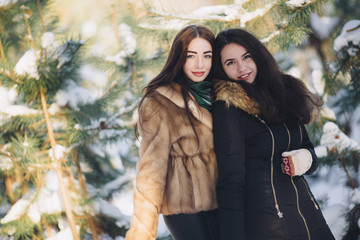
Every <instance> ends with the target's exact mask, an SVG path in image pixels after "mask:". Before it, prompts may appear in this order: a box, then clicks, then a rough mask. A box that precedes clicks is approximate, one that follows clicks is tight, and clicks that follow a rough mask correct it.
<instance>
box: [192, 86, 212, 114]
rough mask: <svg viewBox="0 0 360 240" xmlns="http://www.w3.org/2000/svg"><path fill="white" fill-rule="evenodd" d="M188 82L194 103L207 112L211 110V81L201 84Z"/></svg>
mask: <svg viewBox="0 0 360 240" xmlns="http://www.w3.org/2000/svg"><path fill="white" fill-rule="evenodd" d="M189 82H190V92H191V94H192V95H193V96H194V97H195V99H196V101H197V102H198V103H199V104H200V106H202V107H203V108H206V109H207V110H209V111H210V110H211V104H212V100H211V98H210V92H211V87H212V82H211V81H202V82H193V81H191V80H189Z"/></svg>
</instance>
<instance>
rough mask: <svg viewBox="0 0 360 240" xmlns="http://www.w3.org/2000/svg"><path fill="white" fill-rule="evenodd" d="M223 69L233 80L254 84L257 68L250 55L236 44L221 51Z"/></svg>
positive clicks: (229, 45)
mask: <svg viewBox="0 0 360 240" xmlns="http://www.w3.org/2000/svg"><path fill="white" fill-rule="evenodd" d="M220 55H221V64H222V67H223V69H224V71H225V73H226V75H227V76H228V78H230V79H231V80H234V81H245V82H247V83H249V84H251V83H253V82H254V80H255V78H256V75H257V67H256V64H255V62H254V59H253V58H252V56H251V55H250V53H249V52H248V51H247V50H246V49H245V48H244V47H242V46H240V45H239V44H236V43H230V44H228V45H226V46H225V47H224V48H223V49H222V50H221V53H220Z"/></svg>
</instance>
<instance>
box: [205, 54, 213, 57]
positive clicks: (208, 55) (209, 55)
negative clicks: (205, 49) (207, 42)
mask: <svg viewBox="0 0 360 240" xmlns="http://www.w3.org/2000/svg"><path fill="white" fill-rule="evenodd" d="M204 58H212V55H211V54H206V55H205V56H204Z"/></svg>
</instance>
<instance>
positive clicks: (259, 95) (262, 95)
mask: <svg viewBox="0 0 360 240" xmlns="http://www.w3.org/2000/svg"><path fill="white" fill-rule="evenodd" d="M230 43H235V44H238V45H241V46H242V47H244V48H245V49H246V50H247V51H248V52H249V53H250V55H251V56H252V58H253V60H254V62H255V64H256V67H257V76H256V78H255V81H254V82H253V83H252V84H248V83H246V82H244V81H239V82H238V83H239V84H241V85H242V86H243V87H244V89H245V90H246V92H247V94H248V95H249V96H250V97H251V98H252V99H254V100H255V101H256V102H257V103H258V104H259V108H260V112H261V114H262V116H263V118H265V120H267V121H269V122H273V123H279V122H293V123H297V124H307V123H309V122H310V121H311V120H312V118H313V116H314V113H316V112H318V111H319V108H320V106H321V105H322V104H323V102H322V101H321V99H320V98H319V97H318V96H317V95H315V94H313V93H311V92H310V91H309V89H308V88H307V87H306V85H305V84H304V83H303V82H302V81H301V80H299V79H297V78H295V77H293V76H291V75H288V74H285V73H283V72H282V71H281V70H280V68H279V66H278V64H277V63H276V61H275V59H274V57H273V56H272V55H271V53H270V52H269V51H268V49H267V48H266V47H265V46H264V45H263V44H262V43H261V42H260V41H259V40H258V39H257V37H255V36H254V35H252V34H251V33H249V32H247V31H245V30H242V29H228V30H224V31H222V32H220V33H219V34H218V35H217V37H216V40H215V48H214V54H213V67H212V68H213V75H214V78H218V79H224V80H230V79H229V78H228V77H227V76H226V74H225V71H224V69H223V67H222V63H221V55H220V53H221V50H222V49H223V48H224V47H225V46H226V45H228V44H230Z"/></svg>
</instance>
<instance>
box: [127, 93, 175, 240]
mask: <svg viewBox="0 0 360 240" xmlns="http://www.w3.org/2000/svg"><path fill="white" fill-rule="evenodd" d="M164 114H165V111H163V107H162V106H159V104H157V102H156V101H155V100H154V99H151V97H150V98H148V99H145V100H144V102H143V104H142V105H141V108H140V109H139V123H138V126H139V132H140V135H141V137H142V139H141V143H140V149H139V155H140V160H139V162H138V163H137V166H136V168H137V171H138V173H137V177H136V187H135V189H134V195H133V198H134V199H133V202H134V213H133V216H132V218H131V222H130V229H129V231H128V232H127V234H126V237H125V239H126V240H135V239H136V240H154V239H156V235H157V227H158V217H159V211H160V209H161V203H162V199H163V194H164V189H165V184H166V176H167V165H168V161H169V152H170V145H171V144H170V142H171V141H170V131H169V129H168V124H167V123H166V122H165V121H166V119H167V117H166V116H164Z"/></svg>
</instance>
